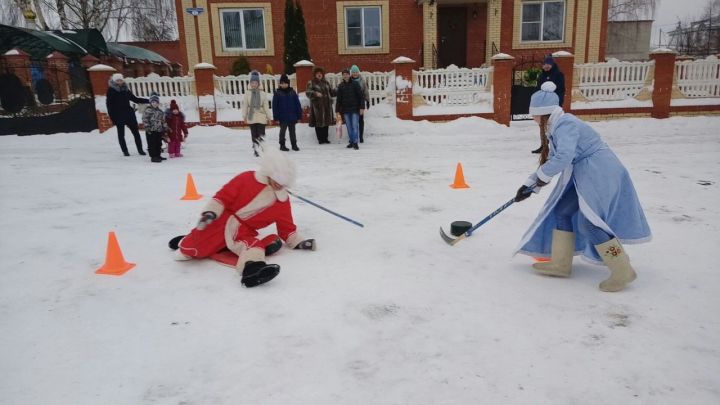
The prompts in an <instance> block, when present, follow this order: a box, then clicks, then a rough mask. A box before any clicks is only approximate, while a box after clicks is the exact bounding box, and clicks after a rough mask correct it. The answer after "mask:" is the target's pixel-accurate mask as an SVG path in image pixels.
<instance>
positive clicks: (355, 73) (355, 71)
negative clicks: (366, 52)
mask: <svg viewBox="0 0 720 405" xmlns="http://www.w3.org/2000/svg"><path fill="white" fill-rule="evenodd" d="M350 77H352V80H353V81H356V82H357V83H358V84H359V85H360V88H361V89H362V92H363V100H364V106H365V112H367V110H368V109H369V108H370V90H369V89H368V84H367V81H365V79H363V77H362V76H360V68H359V67H358V65H352V66H351V67H350ZM358 126H359V128H360V143H363V142H365V138H364V134H365V114H362V115H361V116H360V120H359V121H358Z"/></svg>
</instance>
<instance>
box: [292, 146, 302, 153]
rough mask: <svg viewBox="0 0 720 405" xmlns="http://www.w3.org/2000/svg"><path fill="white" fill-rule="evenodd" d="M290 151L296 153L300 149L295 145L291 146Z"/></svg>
mask: <svg viewBox="0 0 720 405" xmlns="http://www.w3.org/2000/svg"><path fill="white" fill-rule="evenodd" d="M292 150H294V151H295V152H297V151H299V150H300V148H298V146H297V145H293V146H292Z"/></svg>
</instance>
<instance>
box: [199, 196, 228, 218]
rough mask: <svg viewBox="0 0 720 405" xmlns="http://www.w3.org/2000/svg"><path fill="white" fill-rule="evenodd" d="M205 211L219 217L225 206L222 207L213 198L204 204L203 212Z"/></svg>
mask: <svg viewBox="0 0 720 405" xmlns="http://www.w3.org/2000/svg"><path fill="white" fill-rule="evenodd" d="M205 211H211V212H214V213H215V214H216V215H217V216H218V217H219V216H220V215H222V213H223V212H224V211H225V206H224V205H222V203H221V202H220V201H218V200H216V199H214V198H213V199H212V200H210V201H208V203H207V204H205V208H203V212H205Z"/></svg>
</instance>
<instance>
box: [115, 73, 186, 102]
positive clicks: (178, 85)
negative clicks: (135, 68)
mask: <svg viewBox="0 0 720 405" xmlns="http://www.w3.org/2000/svg"><path fill="white" fill-rule="evenodd" d="M125 83H126V84H127V86H128V88H129V89H130V91H132V93H133V94H134V95H136V96H138V97H144V98H147V97H150V94H152V93H157V94H158V95H159V96H161V97H183V96H192V95H194V94H195V78H194V77H192V76H182V77H169V76H160V75H158V74H157V73H150V74H149V75H147V76H145V77H128V78H126V79H125Z"/></svg>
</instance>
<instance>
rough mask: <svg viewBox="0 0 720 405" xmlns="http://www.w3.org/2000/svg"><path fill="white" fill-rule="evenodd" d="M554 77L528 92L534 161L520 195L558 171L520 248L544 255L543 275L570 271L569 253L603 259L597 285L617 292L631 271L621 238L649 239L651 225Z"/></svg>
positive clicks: (620, 169)
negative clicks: (536, 146)
mask: <svg viewBox="0 0 720 405" xmlns="http://www.w3.org/2000/svg"><path fill="white" fill-rule="evenodd" d="M554 90H555V85H554V84H553V83H552V82H547V83H545V84H543V86H542V88H541V90H540V91H538V92H536V93H535V94H533V96H532V98H531V101H530V114H531V115H533V118H534V119H535V121H536V122H538V124H539V125H540V128H541V131H543V135H545V134H547V141H546V142H543V151H542V153H541V157H540V167H539V168H538V170H537V171H536V172H535V173H533V174H532V175H530V177H529V178H528V179H527V180H526V181H525V183H524V184H523V185H522V186H521V187H520V189H519V190H518V192H517V196H516V198H515V201H522V200H524V199H526V198H528V197H529V196H530V194H532V192H537V191H538V189H539V188H540V187H543V186H544V185H546V184H547V183H549V182H550V180H551V179H552V178H553V177H554V176H556V175H558V174H560V178H559V179H558V182H557V185H556V186H555V189H553V191H552V193H551V194H550V196H549V197H548V200H547V202H546V203H545V205H544V206H543V209H542V211H540V214H539V215H538V216H537V218H536V219H535V221H534V222H533V224H532V225H531V226H530V229H528V231H527V232H526V233H525V236H523V238H522V241H521V242H520V247H519V249H518V252H520V253H524V254H528V255H531V256H534V257H547V256H550V258H551V259H550V261H549V262H547V263H535V264H533V267H534V268H535V269H536V270H537V271H538V272H539V273H541V274H544V275H548V276H557V277H569V276H570V272H571V266H572V259H573V256H574V255H576V254H581V255H583V256H584V257H586V258H588V259H590V260H591V261H595V262H599V261H602V262H603V263H604V264H605V265H606V266H607V267H608V268H609V269H610V272H611V275H610V278H608V279H607V280H605V281H603V282H602V283H600V290H602V291H606V292H612V291H620V290H622V289H623V288H625V286H626V285H627V284H629V283H631V282H632V281H633V280H635V278H636V273H635V270H634V269H633V268H632V266H630V258H629V257H628V255H627V254H626V253H625V249H624V247H623V246H622V245H621V244H620V242H621V241H622V243H642V242H647V241H649V240H650V238H651V233H650V227H649V226H648V224H647V221H646V220H645V214H644V213H643V209H642V207H641V205H640V201H639V200H638V197H637V194H636V193H635V188H634V186H633V183H632V180H630V175H629V174H628V172H627V170H626V169H625V167H624V166H623V164H622V163H621V162H620V160H619V159H618V158H617V156H616V155H615V153H613V151H612V150H611V149H610V148H609V147H608V145H607V144H606V143H605V142H603V140H602V139H600V136H599V134H598V133H597V132H596V131H595V130H594V129H592V128H591V127H590V126H589V125H587V124H586V123H585V122H583V121H581V120H579V119H578V118H577V117H575V116H573V115H572V114H565V113H564V112H563V110H562V108H561V107H559V105H558V96H557V94H555V93H554Z"/></svg>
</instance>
